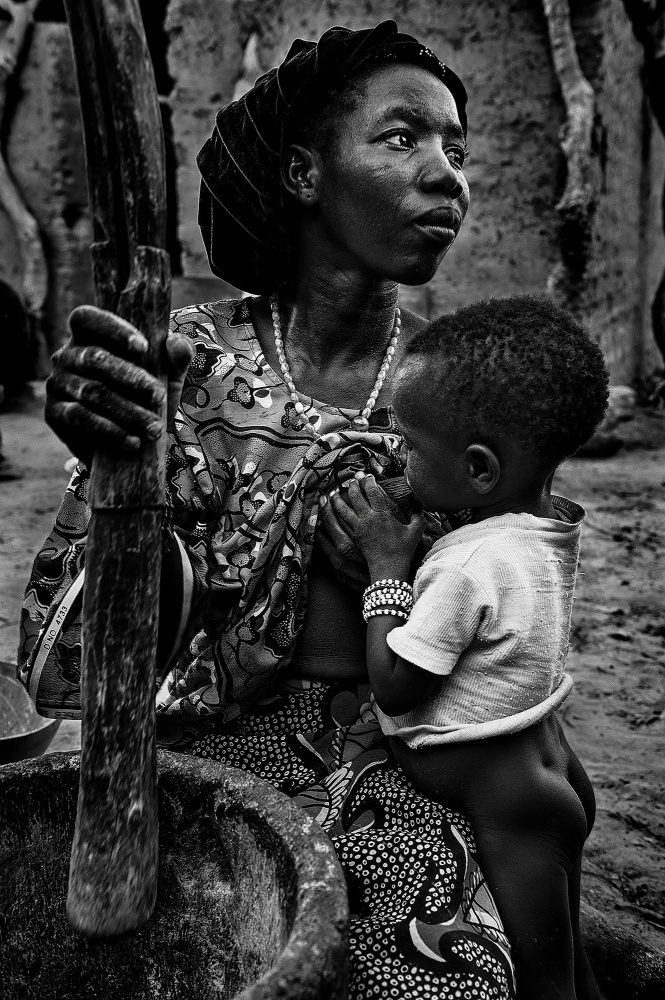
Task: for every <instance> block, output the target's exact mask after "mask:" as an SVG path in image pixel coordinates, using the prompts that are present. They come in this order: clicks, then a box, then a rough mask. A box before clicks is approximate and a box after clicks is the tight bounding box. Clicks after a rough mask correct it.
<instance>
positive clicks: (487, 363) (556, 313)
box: [407, 295, 609, 464]
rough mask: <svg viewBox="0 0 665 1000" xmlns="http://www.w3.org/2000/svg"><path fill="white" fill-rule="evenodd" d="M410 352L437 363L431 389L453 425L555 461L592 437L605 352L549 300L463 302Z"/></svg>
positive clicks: (604, 382) (603, 388) (604, 388)
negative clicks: (494, 435) (495, 435)
mask: <svg viewBox="0 0 665 1000" xmlns="http://www.w3.org/2000/svg"><path fill="white" fill-rule="evenodd" d="M407 352H408V354H411V355H412V354H421V355H425V356H427V357H428V358H430V357H431V359H432V361H433V362H435V363H434V364H433V365H432V368H431V370H430V372H429V375H430V377H431V379H432V392H433V394H434V395H435V397H438V398H439V400H440V401H441V403H442V405H443V406H444V407H445V408H446V411H448V412H449V413H450V416H451V418H452V419H453V420H454V422H455V423H457V424H460V425H461V424H464V425H465V426H471V427H473V426H474V425H477V426H478V429H481V428H482V429H484V430H486V431H487V432H488V433H491V432H492V430H494V431H495V432H499V433H501V432H503V433H505V434H506V435H510V436H511V438H513V439H514V440H517V441H519V443H520V444H521V445H522V447H524V448H526V449H528V450H534V451H537V452H538V453H539V454H540V455H542V457H543V459H544V461H546V462H551V463H552V464H558V463H559V462H561V461H563V459H564V458H567V457H568V456H570V455H573V454H574V453H575V452H576V451H577V449H578V448H580V447H581V446H582V445H583V444H584V443H585V442H586V441H587V440H588V439H589V438H590V437H591V435H592V434H593V432H594V430H595V429H596V427H597V426H598V424H599V423H600V421H601V420H602V419H603V416H604V414H605V410H606V408H607V400H608V394H609V393H608V385H609V378H608V372H607V368H606V367H605V362H604V359H603V354H602V351H601V350H600V348H599V347H598V345H597V344H596V343H595V342H594V341H593V340H592V339H591V337H590V335H589V333H588V332H587V330H586V329H585V328H584V327H583V326H582V324H581V323H578V322H577V320H576V319H574V318H573V316H571V315H570V313H568V312H566V311H565V310H564V309H560V308H559V307H558V306H556V305H555V304H554V303H553V302H551V301H549V300H548V299H540V298H536V297H535V296H531V295H520V296H515V297H512V298H506V299H485V300H484V301H482V302H476V303H474V304H473V305H469V306H465V307H464V308H462V309H458V310H457V311H456V312H454V313H450V314H448V315H444V316H441V317H440V318H439V319H436V320H434V322H432V323H430V325H429V326H428V327H427V328H426V329H425V330H423V332H422V333H421V334H419V335H418V336H416V337H414V338H413V340H412V341H411V342H410V343H409V346H408V349H407ZM439 361H440V362H443V363H442V364H441V365H439V364H438V362H439Z"/></svg>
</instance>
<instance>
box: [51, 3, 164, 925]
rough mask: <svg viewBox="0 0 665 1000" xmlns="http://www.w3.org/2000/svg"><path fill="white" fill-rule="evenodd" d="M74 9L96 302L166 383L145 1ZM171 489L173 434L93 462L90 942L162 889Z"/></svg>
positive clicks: (80, 835) (87, 599)
mask: <svg viewBox="0 0 665 1000" xmlns="http://www.w3.org/2000/svg"><path fill="white" fill-rule="evenodd" d="M65 7H66V10H67V18H68V22H69V27H70V32H71V36H72V45H73V50H74V56H75V61H76V68H77V77H78V84H79V94H80V99H81V107H82V113H83V121H84V133H85V143H86V158H87V165H88V186H89V191H90V201H91V209H92V213H93V218H94V239H95V242H94V244H93V247H92V254H93V267H94V275H95V288H96V301H97V304H98V305H99V306H100V307H103V308H106V309H112V310H114V311H116V312H117V314H118V315H119V316H122V317H123V318H125V319H127V320H129V322H131V323H133V324H134V325H135V326H137V327H138V328H139V329H140V330H141V332H142V333H143V334H144V335H145V336H146V338H147V339H148V342H149V345H150V348H149V358H148V361H147V366H146V367H147V368H148V369H149V370H150V371H151V372H152V373H154V374H156V375H158V376H160V377H161V376H162V371H161V367H160V359H161V357H162V354H163V350H162V348H163V342H164V339H165V336H166V332H167V328H168V314H169V306H170V270H169V260H168V255H167V253H166V250H165V243H166V184H165V170H164V151H163V134H162V127H161V117H160V113H159V105H158V100H157V93H156V88H155V82H154V74H153V71H152V65H151V62H150V56H149V53H148V49H147V45H146V41H145V34H144V31H143V23H142V20H141V13H140V9H139V5H138V2H137V0H65ZM123 283H124V287H122V290H119V289H120V287H121V285H122V284H123ZM162 417H163V418H165V413H163V414H162ZM164 425H165V420H164V419H163V426H164ZM164 483H165V429H163V430H162V433H161V435H160V437H159V439H158V440H157V441H154V442H151V443H150V444H149V445H147V446H146V447H144V448H143V450H142V451H141V454H140V455H139V456H138V457H136V458H133V457H131V458H122V459H117V458H113V457H111V456H109V455H107V454H104V453H103V452H101V451H98V452H97V453H96V454H95V458H94V461H93V465H92V474H91V487H90V505H91V508H92V520H91V525H90V532H89V537H88V543H87V548H86V581H85V587H84V597H83V638H82V646H83V657H82V681H81V687H82V695H81V697H82V732H81V776H80V786H79V798H78V809H77V819H76V828H75V833H74V843H73V847H72V856H71V867H70V877H69V893H68V897H67V916H68V918H69V921H70V923H71V924H72V926H74V927H75V928H76V929H77V930H78V931H80V932H81V933H82V934H85V935H87V936H90V937H110V936H114V935H118V934H123V933H126V932H127V931H130V930H133V929H136V928H138V927H140V926H141V925H142V924H144V923H145V922H146V921H147V920H148V918H149V917H150V914H151V913H152V910H153V907H154V903H155V897H156V891H157V837H158V829H157V770H156V753H155V655H156V647H157V630H158V608H159V581H160V569H161V525H162V513H163V506H164Z"/></svg>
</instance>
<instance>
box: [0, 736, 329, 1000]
mask: <svg viewBox="0 0 665 1000" xmlns="http://www.w3.org/2000/svg"><path fill="white" fill-rule="evenodd" d="M158 761H159V820H160V868H159V888H158V898H157V906H156V908H155V913H154V914H153V916H152V918H151V920H150V922H149V923H148V925H147V926H146V927H144V928H143V929H141V930H140V931H138V932H137V933H136V934H133V935H129V936H127V937H126V938H122V939H116V940H114V941H112V942H105V943H101V942H92V941H88V940H86V939H84V938H81V937H79V936H78V935H77V934H76V933H75V932H73V931H72V930H71V928H70V927H69V925H68V924H67V922H66V917H65V899H66V893H67V877H68V867H69V851H70V846H71V840H72V836H73V830H74V821H75V815H76V798H77V791H78V771H79V755H78V754H77V753H71V754H64V753H63V754H52V755H51V756H49V757H44V758H41V759H39V760H31V761H23V762H21V763H18V764H9V765H7V766H6V767H3V768H0V968H2V970H3V974H2V978H3V996H4V997H6V998H7V1000H19V998H20V1000H33V998H34V1000H37V998H39V1000H50V998H53V1000H55V998H56V997H58V1000H70V998H71V1000H74V998H78V997H80V996H86V997H95V998H100V1000H106V998H112V997H113V998H115V997H120V996H122V997H123V1000H184V998H192V1000H194V998H196V1000H231V998H234V1000H269V998H281V1000H287V998H288V1000H314V998H317V1000H342V998H344V997H346V995H347V993H346V991H347V981H348V957H347V956H348V904H347V898H346V887H345V883H344V877H343V874H342V871H341V868H340V866H339V864H338V862H337V859H336V857H335V853H334V850H333V848H332V845H331V844H330V841H329V840H328V839H327V837H326V836H325V835H324V834H323V833H322V831H321V830H320V829H319V827H318V826H317V824H316V823H315V822H314V821H313V820H312V819H310V818H309V817H307V816H306V815H305V814H304V813H303V812H302V811H301V810H300V809H298V807H297V806H295V805H294V804H293V803H292V802H291V801H290V800H289V799H288V798H287V797H286V796H285V795H283V794H282V793H281V792H278V791H276V790H275V789H274V788H273V787H272V786H271V785H269V784H268V783H267V782H265V781H262V780H260V779H258V778H256V777H254V776H252V775H249V774H246V773H245V772H243V771H239V770H237V769H235V768H225V767H222V766H221V765H219V764H214V763H212V762H204V761H201V760H199V759H197V758H193V757H186V756H182V755H178V754H172V753H166V752H160V753H159V754H158Z"/></svg>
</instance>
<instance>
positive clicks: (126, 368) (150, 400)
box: [53, 343, 166, 412]
mask: <svg viewBox="0 0 665 1000" xmlns="http://www.w3.org/2000/svg"><path fill="white" fill-rule="evenodd" d="M53 368H54V375H57V376H58V378H59V384H62V382H63V381H66V380H67V379H69V378H70V377H72V376H78V377H80V378H83V379H86V380H91V381H94V382H100V383H103V384H104V385H107V386H109V388H111V389H115V390H117V391H118V392H119V393H120V394H121V395H123V396H127V398H128V399H131V400H133V401H134V402H136V403H138V404H139V405H140V406H142V407H145V408H146V409H149V410H154V411H155V412H158V411H159V409H160V407H161V406H162V404H163V402H164V400H165V397H166V390H165V389H164V386H163V385H162V384H161V382H160V381H159V380H158V379H156V378H155V377H154V376H153V375H150V374H149V373H148V372H147V371H146V370H145V368H141V367H140V366H139V365H136V364H133V363H132V362H131V361H125V360H124V359H123V358H120V357H118V356H117V355H114V354H111V353H110V352H109V351H107V350H106V349H105V348H104V347H96V346H92V345H88V346H86V347H80V346H75V345H73V344H71V343H69V344H65V346H64V347H61V348H60V350H59V351H57V352H56V353H55V354H54V355H53Z"/></svg>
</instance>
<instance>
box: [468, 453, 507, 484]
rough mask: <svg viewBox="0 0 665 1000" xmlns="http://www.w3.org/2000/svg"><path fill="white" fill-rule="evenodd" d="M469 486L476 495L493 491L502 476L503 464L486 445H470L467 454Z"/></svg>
mask: <svg viewBox="0 0 665 1000" xmlns="http://www.w3.org/2000/svg"><path fill="white" fill-rule="evenodd" d="M465 455H466V461H467V468H468V472H469V485H470V486H471V488H472V489H473V490H475V491H476V493H480V494H485V493H489V492H490V490H493V489H494V487H495V486H496V484H497V483H498V482H499V478H500V476H501V463H500V462H499V459H498V458H497V457H496V455H495V453H494V452H493V451H492V449H491V448H488V447H487V445H486V444H470V445H469V447H468V448H467V449H466V452H465Z"/></svg>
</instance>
